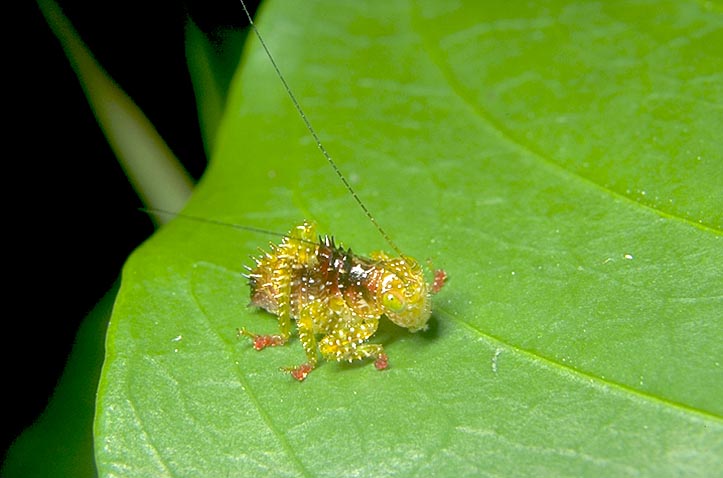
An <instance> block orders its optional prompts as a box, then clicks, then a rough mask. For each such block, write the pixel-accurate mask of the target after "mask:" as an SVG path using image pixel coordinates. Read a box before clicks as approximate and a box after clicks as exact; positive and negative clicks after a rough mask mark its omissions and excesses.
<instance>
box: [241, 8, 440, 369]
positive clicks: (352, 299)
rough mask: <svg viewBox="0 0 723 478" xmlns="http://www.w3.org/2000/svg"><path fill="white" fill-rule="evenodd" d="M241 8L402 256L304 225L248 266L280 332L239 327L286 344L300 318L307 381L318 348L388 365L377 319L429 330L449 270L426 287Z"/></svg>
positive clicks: (255, 296)
mask: <svg viewBox="0 0 723 478" xmlns="http://www.w3.org/2000/svg"><path fill="white" fill-rule="evenodd" d="M241 6H242V8H243V10H244V13H245V14H246V17H247V18H248V20H249V25H250V26H251V29H252V30H253V32H254V33H255V35H256V37H257V38H258V40H259V42H260V44H261V46H262V47H263V49H264V51H265V52H266V55H267V56H268V58H269V61H270V62H271V64H272V66H273V67H274V69H275V71H276V74H277V76H278V78H279V80H281V82H282V83H283V85H284V88H285V90H286V93H287V94H288V96H289V98H290V99H291V101H292V103H293V104H294V107H295V108H296V110H297V111H298V113H299V116H300V117H301V119H302V121H303V122H304V124H305V125H306V127H307V129H308V130H309V133H310V134H311V136H312V138H313V139H314V141H315V143H316V145H317V146H318V148H319V150H320V151H321V153H322V155H323V156H324V158H325V159H326V160H327V162H328V163H329V165H330V166H331V168H332V169H333V170H334V172H335V173H336V175H337V176H338V177H339V179H340V180H341V182H342V183H343V184H344V186H345V187H346V189H347V190H348V191H349V193H350V194H351V195H352V197H353V198H354V200H355V201H356V202H357V204H358V205H359V206H360V207H361V209H362V210H363V211H364V214H365V215H366V216H367V218H368V219H369V220H370V221H371V222H372V224H374V226H375V227H376V228H377V230H378V231H379V232H380V233H381V235H382V236H383V237H384V239H385V240H386V241H387V242H388V243H389V245H390V246H391V247H392V249H394V251H395V252H396V253H397V257H390V256H388V255H387V254H385V253H383V252H377V253H374V254H372V255H371V257H370V258H368V259H367V258H363V257H359V256H356V255H354V254H353V253H352V252H351V249H347V250H344V248H343V247H341V246H336V245H335V244H334V240H333V239H332V238H331V237H329V236H325V237H323V238H319V239H318V242H316V227H315V225H314V224H312V223H308V222H304V223H303V224H301V225H299V226H297V227H295V228H294V229H293V230H292V231H291V232H290V233H289V234H288V235H287V236H285V237H284V239H283V240H282V242H281V243H280V244H278V245H274V244H272V245H271V250H270V252H265V253H262V255H261V256H259V257H258V258H255V262H256V265H255V267H253V268H248V270H249V274H248V275H247V277H248V279H249V285H250V288H251V305H254V306H257V307H261V308H263V309H266V310H267V311H269V312H271V313H272V314H275V315H276V316H278V321H279V333H278V334H275V335H258V334H254V333H251V332H249V331H247V330H246V329H241V330H240V331H239V333H240V334H241V335H244V336H247V337H250V338H251V339H252V340H253V344H254V348H255V349H257V350H262V349H264V348H266V347H269V346H276V345H283V344H285V343H286V342H288V340H289V338H290V336H291V329H292V320H294V321H296V326H297V329H298V335H299V340H300V341H301V344H302V346H303V348H304V352H305V353H306V362H304V363H303V364H301V365H299V366H296V367H290V368H288V369H286V371H288V372H290V373H291V375H292V376H293V377H294V378H295V379H297V380H304V379H305V378H306V376H307V375H308V374H309V372H311V371H312V370H313V369H314V368H315V367H316V366H317V364H318V361H319V357H318V355H319V353H321V356H322V357H324V358H325V359H326V360H336V361H348V362H353V361H355V360H362V359H366V358H372V359H374V365H375V366H376V368H377V369H379V370H383V369H385V368H387V365H388V362H387V355H386V354H385V353H384V348H383V346H382V345H381V344H375V343H370V342H369V339H370V338H371V337H372V336H373V335H374V333H375V332H376V330H377V326H378V324H379V320H380V318H381V317H387V318H388V319H389V320H391V321H392V322H394V323H395V324H397V325H399V326H401V327H404V328H407V329H409V330H410V331H412V332H416V331H419V330H424V329H425V328H426V326H427V321H428V320H429V317H430V315H431V310H432V308H431V299H430V295H431V294H433V293H436V292H438V291H439V289H441V287H442V286H443V285H444V281H445V279H446V277H447V275H446V273H445V272H444V271H442V270H438V271H436V272H435V275H434V280H433V281H432V283H431V284H428V283H427V282H426V280H425V278H424V270H423V268H422V267H421V266H420V265H419V263H418V262H417V261H416V260H414V259H412V258H411V257H408V256H405V255H403V254H402V253H401V252H400V250H399V248H398V247H397V246H396V245H395V244H394V242H393V241H392V240H391V239H390V238H389V236H388V235H387V233H386V232H385V231H384V229H382V227H381V226H380V225H379V224H378V223H377V221H376V219H375V218H374V216H372V214H371V213H370V212H369V210H368V209H367V208H366V206H365V205H364V204H363V203H362V201H361V199H359V197H358V196H357V194H356V192H355V191H354V189H353V188H352V187H351V185H350V184H349V182H348V181H347V180H346V178H345V177H344V175H343V174H342V173H341V171H340V170H339V168H338V167H337V165H336V163H335V162H334V160H333V159H332V158H331V156H330V155H329V153H327V151H326V149H325V148H324V146H323V144H322V143H321V140H320V139H319V137H318V135H317V134H316V131H315V130H314V128H313V127H312V126H311V123H310V121H309V119H308V117H307V116H306V114H304V111H303V110H302V108H301V105H300V104H299V102H298V101H297V99H296V97H295V96H294V93H293V92H292V91H291V88H290V87H289V85H288V84H287V83H286V80H285V79H284V76H283V75H282V74H281V71H280V70H279V67H278V66H277V65H276V61H275V60H274V58H273V56H272V55H271V52H270V51H269V49H268V47H267V46H266V43H265V42H264V40H263V38H262V37H261V34H260V33H259V31H258V29H257V28H256V25H255V24H254V21H253V18H252V17H251V15H250V14H249V12H248V10H247V9H246V5H245V4H244V1H243V0H241ZM317 336H318V337H320V339H319V340H317Z"/></svg>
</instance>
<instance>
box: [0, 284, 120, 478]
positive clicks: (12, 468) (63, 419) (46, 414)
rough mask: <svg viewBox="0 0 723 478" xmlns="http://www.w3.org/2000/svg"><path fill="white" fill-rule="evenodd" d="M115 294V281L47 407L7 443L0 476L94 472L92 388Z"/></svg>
mask: <svg viewBox="0 0 723 478" xmlns="http://www.w3.org/2000/svg"><path fill="white" fill-rule="evenodd" d="M117 292H118V284H117V283H116V284H115V285H114V286H113V288H112V289H111V290H110V291H108V292H107V293H106V294H105V296H103V298H102V299H101V300H100V301H99V302H98V304H97V305H96V306H95V307H94V308H93V310H92V311H91V312H90V313H89V314H88V316H87V317H86V318H85V319H84V320H83V323H82V324H81V326H80V328H79V329H78V333H77V334H76V336H75V345H74V346H73V350H72V352H71V354H70V356H69V357H68V363H67V364H66V366H65V370H63V375H62V377H60V380H59V381H58V386H57V387H56V388H55V391H54V392H53V396H52V397H51V399H50V402H49V403H48V407H47V408H46V409H45V410H44V411H43V413H42V415H40V417H39V418H38V419H37V420H36V421H35V423H33V424H32V425H31V426H30V427H28V428H27V429H26V430H25V431H23V433H22V434H21V435H20V436H19V437H18V438H17V439H16V440H15V442H14V443H13V444H12V446H11V447H10V449H9V450H8V452H7V456H6V457H5V460H4V462H3V464H2V470H0V476H3V477H4V478H15V477H17V478H33V477H38V478H42V477H48V476H54V477H72V478H92V477H94V476H96V469H95V462H94V459H93V433H92V430H93V411H94V405H95V392H96V388H97V387H98V379H99V378H100V371H101V366H102V365H103V339H104V338H105V330H106V327H107V325H108V321H109V320H110V315H111V308H112V307H113V300H114V299H115V296H116V293H117Z"/></svg>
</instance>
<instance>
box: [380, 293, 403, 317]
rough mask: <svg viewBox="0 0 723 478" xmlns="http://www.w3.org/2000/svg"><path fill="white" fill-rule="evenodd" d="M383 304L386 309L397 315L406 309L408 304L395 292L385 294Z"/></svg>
mask: <svg viewBox="0 0 723 478" xmlns="http://www.w3.org/2000/svg"><path fill="white" fill-rule="evenodd" d="M382 303H383V304H384V307H385V308H386V309H388V310H390V311H392V312H394V313H397V314H398V313H399V312H401V311H403V310H404V308H405V307H406V302H405V301H404V299H403V298H401V297H400V296H399V295H397V294H396V293H394V292H387V293H386V294H384V297H383V298H382Z"/></svg>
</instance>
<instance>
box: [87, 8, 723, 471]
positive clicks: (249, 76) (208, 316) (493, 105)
mask: <svg viewBox="0 0 723 478" xmlns="http://www.w3.org/2000/svg"><path fill="white" fill-rule="evenodd" d="M259 28H260V29H261V31H262V33H263V35H264V37H265V39H266V41H267V43H268V44H269V46H270V48H271V50H272V52H273V54H274V55H275V58H276V60H277V62H278V63H279V65H280V67H281V69H282V71H283V72H284V75H285V76H286V79H287V80H288V83H289V84H290V85H291V87H292V88H293V90H294V92H295V94H296V96H297V97H298V98H299V101H300V103H301V104H302V106H303V108H304V110H305V112H306V114H307V116H308V118H309V119H310V120H311V122H312V123H313V125H314V127H315V128H316V130H317V132H318V133H319V136H320V137H321V138H322V140H323V142H324V145H325V146H326V148H327V149H328V150H329V151H330V152H331V154H332V155H333V156H334V157H335V158H336V160H337V162H338V164H339V167H340V169H341V170H342V171H343V172H344V173H345V174H346V175H347V177H348V178H349V180H350V182H351V183H352V185H353V186H354V187H355V189H356V190H357V192H358V193H359V196H360V197H361V198H362V199H363V200H364V201H365V203H366V205H367V206H368V207H369V209H370V210H371V211H372V212H373V213H374V214H375V216H376V218H377V220H378V221H379V222H380V223H381V224H382V225H383V227H384V228H385V229H386V230H387V232H388V233H389V234H390V235H391V236H392V237H393V238H394V239H395V241H396V242H397V243H398V244H399V245H400V246H401V248H402V249H403V250H404V251H405V253H407V254H409V255H411V256H414V257H417V258H418V259H421V260H424V259H427V258H429V259H431V260H432V262H433V263H434V265H435V266H436V267H444V268H445V269H446V271H447V272H448V274H449V276H450V281H449V284H448V285H447V287H445V288H444V289H443V290H442V292H441V293H440V294H439V295H438V296H436V297H435V312H434V317H433V321H432V326H431V327H430V329H429V330H428V331H426V332H424V333H418V334H410V333H407V332H406V331H404V330H401V329H398V328H396V327H394V326H392V325H389V324H386V325H384V326H383V327H382V328H381V330H380V331H379V332H378V334H377V335H376V336H375V340H376V341H378V342H380V343H384V344H385V348H386V350H387V352H388V354H389V357H390V364H391V365H390V369H389V370H387V371H384V372H382V373H380V372H378V371H376V370H375V369H374V367H373V366H371V365H370V364H363V365H354V366H348V365H340V364H335V363H324V364H323V365H322V366H321V367H319V368H318V369H317V370H315V371H314V372H313V373H312V374H311V375H310V376H309V378H308V379H307V381H306V382H304V383H296V382H294V381H293V380H292V379H291V378H290V377H288V376H286V375H284V374H282V373H280V372H279V370H278V369H279V367H282V366H289V365H296V364H299V363H301V362H302V361H303V353H302V350H301V347H300V345H299V343H298V341H292V343H291V344H289V345H288V346H286V347H282V348H274V349H270V350H264V351H263V352H256V351H254V350H253V349H252V348H251V346H250V344H249V343H247V342H246V341H244V340H239V339H237V337H236V328H238V327H242V326H243V327H247V328H248V329H250V330H254V331H257V332H261V333H266V332H274V331H275V328H276V325H275V320H274V318H273V317H270V316H268V315H267V314H264V313H260V312H257V311H254V310H252V309H249V308H247V307H246V304H247V302H248V288H247V285H246V284H245V281H244V280H243V278H242V277H241V273H242V272H243V265H244V264H249V263H250V260H249V259H248V256H249V255H250V254H255V253H256V249H257V248H258V247H259V246H263V245H264V244H265V242H266V240H267V239H266V238H263V237H260V236H258V235H255V234H251V233H248V232H244V231H239V230H234V229H232V228H225V227H221V226H213V225H210V224H204V223H200V222H196V221H189V220H184V219H182V218H179V219H178V220H176V221H174V222H172V223H171V224H169V225H168V226H167V227H165V228H164V229H163V230H161V231H160V233H158V234H157V235H156V236H155V237H154V238H153V239H152V240H150V241H149V242H148V243H146V244H145V245H144V246H143V247H142V248H140V249H139V250H138V251H137V252H136V253H135V254H134V255H133V256H132V257H131V258H130V260H129V261H128V263H127V264H126V267H125V269H124V272H123V283H122V288H121V291H120V293H119V296H118V299H117V302H116V305H115V309H114V315H113V318H112V320H111V325H110V328H109V333H108V339H107V356H106V362H105V366H104V371H103V376H102V379H101V384H100V389H99V396H98V402H97V407H98V408H97V418H96V429H95V435H96V457H97V460H98V468H99V470H100V473H101V475H102V476H126V477H128V476H139V477H140V476H174V477H175V476H211V475H213V476H251V475H268V476H390V475H398V476H440V475H448V474H449V473H450V472H451V471H452V470H454V474H455V475H456V476H486V475H489V476H492V475H504V476H530V475H546V476H601V475H606V476H640V475H641V474H642V475H646V476H676V475H680V474H686V475H688V476H696V475H698V476H711V471H712V470H721V469H723V468H722V466H723V459H722V458H721V457H723V421H722V420H721V413H722V412H723V401H722V400H721V397H722V396H723V372H722V369H721V358H722V355H723V354H721V346H720V344H721V343H723V332H722V331H723V320H722V318H721V317H722V316H723V314H721V311H723V275H722V274H721V273H720V270H721V268H720V264H723V242H722V239H721V236H722V234H721V226H722V222H723V221H722V220H721V211H723V196H722V195H721V189H720V178H721V177H723V161H722V159H723V158H722V157H721V154H720V147H719V144H720V140H719V138H720V133H719V132H720V131H723V115H721V110H720V105H721V104H722V103H723V87H722V86H721V85H723V82H722V81H721V80H722V79H723V78H722V77H721V73H720V72H721V71H723V58H722V54H721V52H723V49H721V48H715V47H714V44H716V43H717V44H718V45H721V44H723V42H722V41H721V39H722V38H723V37H722V35H723V16H722V15H721V12H720V9H719V8H718V7H716V6H715V4H701V3H694V2H687V3H686V2H666V1H664V2H646V1H636V2H632V3H631V2H626V3H625V4H624V5H623V4H619V3H617V2H607V3H603V4H600V3H592V2H564V1H552V2H547V3H545V4H544V5H536V4H531V5H527V4H526V5H524V6H522V5H517V6H509V5H504V6H502V3H501V2H500V3H499V4H492V5H490V4H489V2H472V1H469V2H455V3H449V2H415V3H414V4H410V3H408V2H401V1H393V2H385V3H384V4H383V5H382V4H374V6H373V8H372V7H369V5H367V4H365V3H360V2H353V1H349V2H323V1H318V2H317V1H315V2H304V3H303V4H298V5H297V4H296V3H291V2H269V3H268V4H267V5H266V8H265V9H264V10H263V13H262V15H261V17H260V19H259ZM242 65H243V69H242V72H241V74H240V75H237V77H236V80H235V83H234V86H233V90H232V93H231V95H230V98H229V103H228V105H227V107H226V109H225V117H224V120H223V122H222V124H221V126H220V131H219V136H218V137H217V141H216V143H215V146H214V148H215V150H214V152H215V156H214V158H213V161H212V163H211V165H210V168H209V170H208V172H207V174H206V176H205V177H204V179H203V181H202V183H201V185H200V187H199V188H198V189H197V191H196V194H195V195H194V197H193V199H192V201H191V202H190V203H189V206H188V208H187V210H186V211H185V212H186V213H188V214H193V215H196V216H202V217H205V218H210V219H213V220H219V221H226V222H229V223H235V224H243V225H247V226H254V227H262V228H265V229H271V230H274V231H279V232H283V231H287V230H289V229H290V228H291V227H292V226H293V225H294V224H296V223H298V222H300V221H301V220H303V219H304V218H307V219H313V220H315V221H317V223H318V224H319V227H320V230H321V232H323V233H333V234H334V235H335V237H336V238H337V239H338V240H340V241H342V242H343V243H344V244H345V245H346V246H351V247H352V248H353V249H354V251H355V252H357V253H362V254H365V253H369V252H371V251H373V250H376V249H385V248H386V249H388V246H387V245H386V244H385V243H384V242H383V240H382V239H381V237H380V235H379V234H378V233H377V232H376V231H375V230H374V228H373V226H372V225H371V224H370V223H369V221H368V220H366V218H365V217H364V215H363V213H362V212H361V211H360V210H359V209H358V207H357V206H356V205H355V204H354V202H353V199H352V198H350V196H349V194H348V193H347V192H346V190H345V189H344V187H343V186H342V185H341V184H340V181H339V180H338V178H337V177H336V176H335V175H334V173H333V171H331V169H330V168H329V166H328V165H327V164H325V161H324V159H323V157H322V156H321V155H320V154H319V152H318V151H317V150H316V145H315V144H314V142H313V140H312V139H311V138H310V135H309V133H308V131H307V130H306V129H305V127H304V124H303V123H302V121H301V120H300V119H299V115H298V114H297V112H296V111H295V110H294V108H293V106H292V104H291V102H290V101H289V99H288V97H287V95H286V93H285V91H284V90H283V88H282V87H281V85H280V82H279V80H278V79H277V78H276V77H275V73H274V71H273V70H272V68H271V66H270V65H269V61H268V58H266V56H265V55H264V53H263V51H262V50H261V49H260V48H259V46H258V44H256V42H252V44H251V45H250V47H249V48H248V49H247V51H246V53H245V57H244V60H243V61H242Z"/></svg>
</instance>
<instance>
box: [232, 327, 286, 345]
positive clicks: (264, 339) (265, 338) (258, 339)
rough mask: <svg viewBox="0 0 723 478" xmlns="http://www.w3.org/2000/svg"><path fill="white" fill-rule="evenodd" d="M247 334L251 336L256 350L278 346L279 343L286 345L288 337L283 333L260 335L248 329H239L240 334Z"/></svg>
mask: <svg viewBox="0 0 723 478" xmlns="http://www.w3.org/2000/svg"><path fill="white" fill-rule="evenodd" d="M242 335H243V336H246V337H249V338H251V341H252V342H253V344H254V348H255V349H256V350H263V349H265V348H266V347H276V346H277V345H284V344H285V343H286V339H285V338H283V337H282V336H281V335H258V334H254V333H251V332H249V331H248V330H246V329H238V336H239V337H240V336H242Z"/></svg>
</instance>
